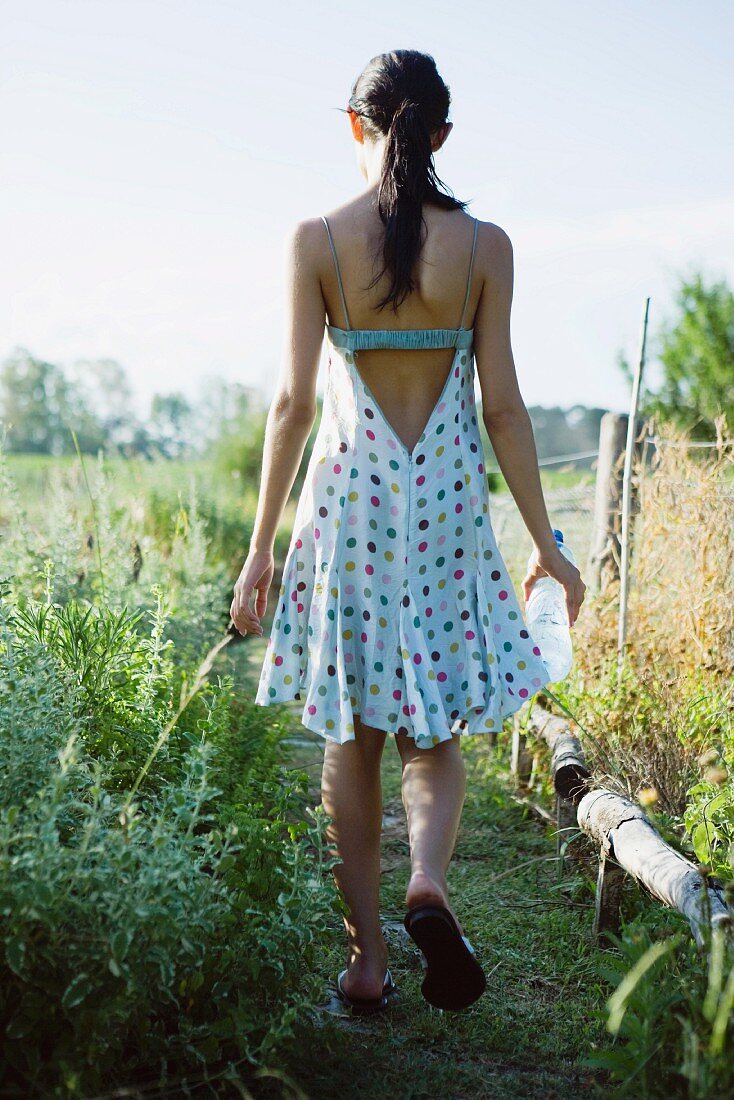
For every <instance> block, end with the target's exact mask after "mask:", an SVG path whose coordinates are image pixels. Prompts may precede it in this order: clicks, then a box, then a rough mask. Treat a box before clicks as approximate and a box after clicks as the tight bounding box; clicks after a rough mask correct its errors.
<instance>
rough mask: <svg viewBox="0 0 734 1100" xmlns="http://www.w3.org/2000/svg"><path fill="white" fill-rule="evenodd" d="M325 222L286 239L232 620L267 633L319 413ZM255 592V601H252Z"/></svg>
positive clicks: (303, 226)
mask: <svg viewBox="0 0 734 1100" xmlns="http://www.w3.org/2000/svg"><path fill="white" fill-rule="evenodd" d="M322 230H323V222H322V221H321V220H320V219H318V218H312V219H308V220H307V221H303V222H299V224H298V225H297V226H296V227H295V229H294V230H293V231H292V232H291V233H290V234H289V236H288V240H287V244H286V318H285V334H284V339H283V361H282V366H281V372H280V375H279V378H278V383H277V387H276V391H275V395H274V397H273V400H272V402H271V405H270V408H269V410H268V416H267V421H266V424H265V440H264V444H263V462H262V472H261V477H260V493H259V497H258V503H257V511H256V513H255V522H254V526H253V531H252V537H251V539H250V548H249V552H248V555H247V559H246V561H245V564H244V565H243V566H242V570H241V572H240V575H239V577H238V579H237V583H236V584H235V586H234V598H233V600H232V606H231V608H230V615H231V616H232V621H233V623H234V625H235V626H236V628H237V630H239V632H240V634H243V635H244V634H247V633H248V632H250V633H253V634H260V635H262V633H263V630H262V624H261V622H260V619H261V617H262V616H263V615H264V614H265V612H266V610H267V601H268V589H269V587H270V583H271V581H272V579H273V572H274V561H273V546H274V543H275V535H276V532H277V530H278V524H279V523H280V519H281V516H282V514H283V509H284V508H285V505H286V502H287V500H288V497H289V495H290V491H291V489H292V488H293V482H294V481H295V479H296V474H297V473H298V468H299V466H300V464H301V460H302V458H303V452H304V448H305V446H306V442H307V440H308V437H309V435H310V433H311V428H312V427H313V423H314V420H315V418H316V408H317V406H316V379H317V377H318V371H319V361H320V357H321V347H322V344H323V340H324V324H325V320H326V310H325V306H324V298H323V293H322V290H321V279H320V276H319V263H320V262H321V257H322V255H323V253H322V247H323V241H322V239H321V236H322V232H321V231H322ZM253 592H255V593H256V597H255V605H254V608H253V607H252V606H251V604H250V600H251V597H252V594H253Z"/></svg>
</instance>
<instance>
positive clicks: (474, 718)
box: [255, 218, 550, 749]
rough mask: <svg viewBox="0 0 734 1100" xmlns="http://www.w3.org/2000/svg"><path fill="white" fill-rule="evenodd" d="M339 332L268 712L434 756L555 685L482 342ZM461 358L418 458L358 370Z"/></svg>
mask: <svg viewBox="0 0 734 1100" xmlns="http://www.w3.org/2000/svg"><path fill="white" fill-rule="evenodd" d="M323 221H324V224H325V226H326V231H327V234H328V238H329V243H330V245H331V250H332V254H333V258H334V265H335V269H336V276H337V281H338V284H339V293H340V296H341V303H342V308H343V311H344V316H345V318H346V324H347V328H346V329H341V328H337V327H336V326H334V325H328V324H327V326H326V330H327V333H328V337H329V343H330V354H329V372H328V381H327V386H326V391H325V394H324V400H323V409H322V416H321V422H320V424H319V429H318V433H317V436H316V439H315V441H314V447H313V451H312V454H311V457H310V461H309V463H308V467H307V471H306V476H305V481H304V485H303V488H302V491H301V495H300V497H299V500H298V505H297V509H296V516H295V521H294V526H293V533H292V536H291V540H290V546H289V549H288V552H287V555H286V559H285V563H284V566H283V575H282V583H281V585H280V590H279V592H278V600H277V605H276V607H275V610H274V615H273V622H272V628H271V632H270V635H269V637H268V642H267V649H266V652H265V658H264V661H263V664H262V669H261V672H260V678H259V683H258V687H257V692H256V695H255V702H256V703H258V704H260V705H262V706H267V705H269V704H273V703H281V702H286V701H289V700H294V699H295V700H298V701H299V702H301V701H302V702H303V711H302V714H301V721H302V723H303V725H304V726H305V727H306V728H307V729H309V730H312V731H314V732H315V733H318V734H320V735H321V736H322V737H324V738H330V739H332V740H334V741H337V742H340V743H343V742H345V741H352V740H354V738H355V715H359V716H360V719H361V721H362V722H363V724H365V725H367V726H372V727H376V728H378V729H382V730H386V731H388V732H393V733H404V734H407V735H408V736H409V737H413V738H414V739H415V741H416V745H417V747H419V748H426V749H430V748H432V747H433V746H434V745H437V744H438V743H439V742H441V741H446V740H448V739H449V738H450V737H451V736H452V734H454V733H460V734H476V733H492V732H496V731H498V730H499V729H500V728H501V726H502V722H503V720H504V719H505V718H506V717H507V716H508V715H510V714H512V713H513V712H514V711H516V710H518V708H519V707H520V706H521V705H522V704H523V703H524V702H525V700H526V699H528V698H529V697H530V696H532V695H533V694H535V692H537V691H538V690H539V689H540V688H541V687H542V686H544V685H545V684H547V683H549V682H550V677H549V675H548V669H547V667H546V665H545V662H544V661H543V658H542V655H541V652H540V649H539V647H538V645H537V644H536V643H535V641H534V640H533V638H532V637H531V636H530V633H529V631H528V629H527V626H526V624H525V621H524V618H523V615H522V613H521V610H520V606H519V603H518V600H517V598H516V596H515V592H514V589H513V586H512V582H511V580H510V576H509V573H508V570H507V567H506V565H505V563H504V561H503V559H502V556H501V554H500V552H499V550H498V548H497V543H496V541H495V536H494V532H493V530H492V523H491V520H490V515H489V488H488V484H487V476H486V472H485V455H484V450H483V446H482V440H481V436H480V434H479V428H478V425H477V415H476V408H475V395H474V354H473V329H465V328H463V327H462V326H463V321H464V314H465V312H466V306H467V303H468V300H469V292H470V289H471V278H472V269H473V265H474V254H475V250H476V240H477V228H478V223H477V220H476V219H475V220H474V239H473V243H472V252H471V259H470V262H469V276H468V280H467V287H466V296H465V299H464V308H463V310H462V315H461V321H460V323H459V327H458V328H456V329H451V328H448V329H402V330H391V329H352V328H351V327H349V315H348V313H347V307H346V300H345V297H344V288H343V285H342V279H341V272H340V269H339V261H338V258H337V254H336V249H335V247H334V241H333V238H332V235H331V230H330V227H329V223H328V222H327V220H326V218H323ZM396 347H399V348H429V347H430V348H436V347H455V348H456V354H455V356H454V360H453V364H452V367H451V370H450V371H449V374H448V377H447V379H446V383H445V385H444V387H443V391H442V393H441V395H440V396H439V399H438V401H437V402H436V404H435V406H434V408H433V410H432V412H431V415H430V417H429V419H428V421H427V423H426V426H425V428H424V429H423V433H422V435H421V436H420V438H419V440H418V442H417V443H416V445H415V447H414V448H413V450H412V451H409V450H408V448H407V447H406V446H405V444H404V443H403V441H402V440H401V438H400V437H399V436H398V435H397V434H396V432H395V431H394V429H393V428H392V427H391V425H390V424H389V422H388V420H387V419H386V417H385V415H384V414H383V412H382V410H381V409H380V406H379V405H378V403H377V401H376V400H375V398H374V395H373V394H372V392H371V391H370V389H369V387H368V386H367V385H366V383H365V382H364V381H363V380H362V378H361V376H360V374H359V372H358V370H357V368H356V366H355V352H358V351H359V350H361V349H363V348H396Z"/></svg>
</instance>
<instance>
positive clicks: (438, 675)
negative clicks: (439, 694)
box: [436, 672, 448, 684]
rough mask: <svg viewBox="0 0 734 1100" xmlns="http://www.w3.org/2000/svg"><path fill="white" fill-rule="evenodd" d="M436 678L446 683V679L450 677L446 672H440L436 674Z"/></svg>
mask: <svg viewBox="0 0 734 1100" xmlns="http://www.w3.org/2000/svg"><path fill="white" fill-rule="evenodd" d="M436 679H437V680H440V681H441V683H442V684H443V683H444V681H445V680H447V679H448V677H447V676H446V673H445V672H439V673H438V674H437V675H436Z"/></svg>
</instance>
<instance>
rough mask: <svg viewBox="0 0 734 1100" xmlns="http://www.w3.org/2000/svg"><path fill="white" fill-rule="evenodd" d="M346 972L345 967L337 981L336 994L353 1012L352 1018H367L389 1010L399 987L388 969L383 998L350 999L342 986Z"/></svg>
mask: <svg viewBox="0 0 734 1100" xmlns="http://www.w3.org/2000/svg"><path fill="white" fill-rule="evenodd" d="M346 972H347V968H346V967H345V968H344V970H342V971H341V973H340V974H339V976H338V978H337V979H336V993H337V996H338V998H339V1000H340V1001H343V1002H344V1004H345V1005H346V1007H347V1008H349V1009H350V1010H351V1014H352V1016H366V1015H368V1014H369V1013H371V1012H381V1011H382V1010H383V1009H384V1008H387V1006H388V1004H389V999H390V997H391V996H392V994H393V993H395V992H397V988H398V987H397V986H396V984H395V982H394V981H393V976H392V974H391V973H390V968H389V967H388V969H387V971H386V972H385V984H384V985H383V987H382V994H381V996H379V997H350V996H349V994H348V993H345V991H344V988H343V986H342V980H343V978H344V975H345V974H346Z"/></svg>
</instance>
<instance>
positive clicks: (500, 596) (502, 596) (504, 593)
mask: <svg viewBox="0 0 734 1100" xmlns="http://www.w3.org/2000/svg"><path fill="white" fill-rule="evenodd" d="M497 595H498V596H499V598H500V599H501V600H506V599H507V597H508V595H509V593H508V592H506V591H505V589H504V588H503V589H502V591H501V592H498V593H497Z"/></svg>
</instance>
